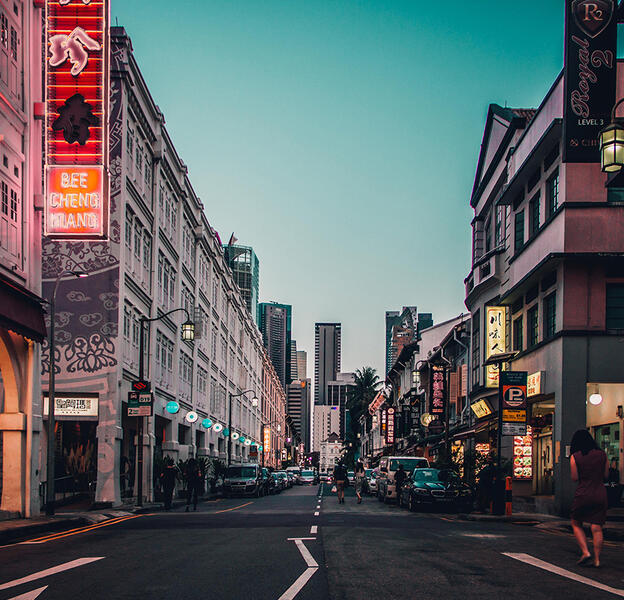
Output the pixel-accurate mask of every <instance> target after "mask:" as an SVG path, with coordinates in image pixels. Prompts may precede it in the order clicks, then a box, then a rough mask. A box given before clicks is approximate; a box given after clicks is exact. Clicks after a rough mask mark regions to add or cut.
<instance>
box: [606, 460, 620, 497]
mask: <svg viewBox="0 0 624 600" xmlns="http://www.w3.org/2000/svg"><path fill="white" fill-rule="evenodd" d="M606 485H607V498H608V500H609V508H612V507H614V506H619V504H620V494H621V492H620V471H619V469H618V464H617V459H616V458H612V459H611V466H610V467H609V476H608V477H607V483H606Z"/></svg>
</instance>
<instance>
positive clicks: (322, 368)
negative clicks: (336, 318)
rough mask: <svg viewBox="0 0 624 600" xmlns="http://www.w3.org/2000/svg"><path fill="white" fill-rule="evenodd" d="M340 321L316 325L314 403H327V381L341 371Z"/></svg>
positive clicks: (332, 379)
mask: <svg viewBox="0 0 624 600" xmlns="http://www.w3.org/2000/svg"><path fill="white" fill-rule="evenodd" d="M340 340H341V325H340V323H316V324H315V325H314V404H327V383H328V382H329V381H334V380H335V379H336V374H337V373H339V372H340Z"/></svg>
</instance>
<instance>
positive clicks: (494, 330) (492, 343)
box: [485, 306, 507, 388]
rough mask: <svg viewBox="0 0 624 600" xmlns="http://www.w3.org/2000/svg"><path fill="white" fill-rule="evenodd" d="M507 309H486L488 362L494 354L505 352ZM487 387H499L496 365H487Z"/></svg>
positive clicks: (500, 307)
mask: <svg viewBox="0 0 624 600" xmlns="http://www.w3.org/2000/svg"><path fill="white" fill-rule="evenodd" d="M506 311H507V309H506V307H504V306H488V307H486V323H485V325H486V334H487V339H486V340H485V358H486V360H487V359H488V358H490V356H493V355H494V354H503V353H504V352H505V337H506V335H507V312H506ZM485 387H489V388H495V387H498V367H497V366H496V365H486V367H485Z"/></svg>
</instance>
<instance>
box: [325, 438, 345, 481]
mask: <svg viewBox="0 0 624 600" xmlns="http://www.w3.org/2000/svg"><path fill="white" fill-rule="evenodd" d="M341 456H342V439H341V438H340V436H339V435H338V434H337V433H330V434H329V435H328V436H327V438H326V439H324V440H323V441H322V442H321V444H320V452H319V472H321V473H332V472H333V471H334V467H335V466H336V465H337V464H338V463H339V462H340V457H341Z"/></svg>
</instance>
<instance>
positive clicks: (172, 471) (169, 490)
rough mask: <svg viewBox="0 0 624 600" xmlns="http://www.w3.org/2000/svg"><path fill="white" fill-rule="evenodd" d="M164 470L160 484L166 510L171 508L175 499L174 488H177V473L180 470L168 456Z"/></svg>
mask: <svg viewBox="0 0 624 600" xmlns="http://www.w3.org/2000/svg"><path fill="white" fill-rule="evenodd" d="M163 462H164V466H163V470H162V471H161V473H160V477H159V479H160V484H161V485H162V489H163V499H164V501H165V510H171V501H172V499H173V488H175V482H176V475H177V474H178V470H177V469H176V467H175V465H174V464H173V459H172V458H171V457H170V456H166V457H165V459H164V461H163Z"/></svg>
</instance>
